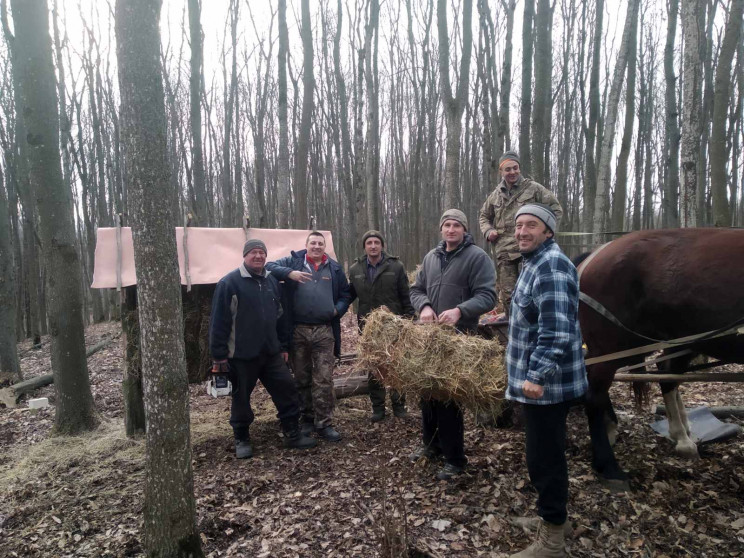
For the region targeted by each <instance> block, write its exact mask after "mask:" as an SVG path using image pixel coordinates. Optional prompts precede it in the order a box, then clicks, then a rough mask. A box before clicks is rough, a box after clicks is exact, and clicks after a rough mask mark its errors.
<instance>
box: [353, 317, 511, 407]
mask: <svg viewBox="0 0 744 558" xmlns="http://www.w3.org/2000/svg"><path fill="white" fill-rule="evenodd" d="M359 362H360V365H361V366H362V367H364V368H366V369H369V370H371V371H372V372H373V373H374V374H375V375H376V376H377V377H378V378H379V379H380V380H381V381H382V382H383V383H384V384H385V385H386V386H389V387H392V388H395V389H397V390H399V391H402V392H404V393H407V394H411V395H414V396H421V397H424V398H427V399H428V398H431V399H439V400H444V401H446V400H449V399H452V400H454V401H456V402H457V403H460V404H461V405H463V406H465V407H468V408H470V409H472V410H473V411H475V412H476V413H491V414H494V415H497V414H498V412H499V410H500V407H501V404H502V402H503V400H504V392H505V390H506V367H505V363H504V348H503V347H502V346H501V345H500V344H499V343H498V341H494V340H486V339H482V338H480V337H475V336H472V335H461V334H458V333H457V332H456V331H455V329H454V328H452V327H448V326H441V325H438V324H420V323H418V324H417V323H414V322H413V321H411V320H409V319H405V318H401V317H399V316H396V315H394V314H392V313H391V312H390V311H388V310H387V309H386V308H380V309H377V310H375V311H374V312H372V313H371V314H370V315H369V316H367V317H366V320H365V325H364V332H363V334H362V337H361V340H360V344H359Z"/></svg>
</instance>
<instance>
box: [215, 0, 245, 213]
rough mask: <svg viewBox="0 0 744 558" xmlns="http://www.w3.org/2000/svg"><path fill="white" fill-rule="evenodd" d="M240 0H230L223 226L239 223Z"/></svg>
mask: <svg viewBox="0 0 744 558" xmlns="http://www.w3.org/2000/svg"><path fill="white" fill-rule="evenodd" d="M239 7H240V3H239V2H238V0H231V1H230V39H231V43H230V44H231V45H232V64H231V66H230V84H229V86H228V85H227V84H226V87H227V88H228V90H227V92H226V94H225V99H226V101H225V138H224V143H223V145H222V220H221V221H220V222H221V223H222V226H227V227H233V226H235V225H238V224H239V222H238V217H237V207H236V203H235V196H234V192H233V182H232V177H231V175H232V162H231V161H232V159H231V156H232V151H231V145H232V127H233V111H234V110H235V97H236V94H237V90H238V53H237V46H238V11H239Z"/></svg>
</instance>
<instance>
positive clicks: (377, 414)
mask: <svg viewBox="0 0 744 558" xmlns="http://www.w3.org/2000/svg"><path fill="white" fill-rule="evenodd" d="M370 420H371V421H372V422H373V423H374V422H382V421H383V420H385V407H382V408H380V407H375V408H373V409H372V417H371V418H370Z"/></svg>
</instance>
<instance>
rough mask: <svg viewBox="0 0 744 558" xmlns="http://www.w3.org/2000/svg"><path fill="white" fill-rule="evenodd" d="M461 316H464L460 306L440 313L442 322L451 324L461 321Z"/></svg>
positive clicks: (440, 321)
mask: <svg viewBox="0 0 744 558" xmlns="http://www.w3.org/2000/svg"><path fill="white" fill-rule="evenodd" d="M460 318H462V312H460V309H459V308H452V309H451V310H445V311H444V312H442V313H441V314H439V318H437V319H438V320H439V323H440V324H450V325H455V324H456V323H457V322H459V321H460Z"/></svg>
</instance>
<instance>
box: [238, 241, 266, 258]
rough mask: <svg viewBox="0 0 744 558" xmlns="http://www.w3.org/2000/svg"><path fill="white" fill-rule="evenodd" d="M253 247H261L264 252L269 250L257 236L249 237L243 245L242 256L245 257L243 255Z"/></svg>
mask: <svg viewBox="0 0 744 558" xmlns="http://www.w3.org/2000/svg"><path fill="white" fill-rule="evenodd" d="M254 248H262V249H263V251H264V252H266V253H268V252H269V251H268V250H267V249H266V244H264V241H263V240H259V239H258V238H251V239H250V240H248V241H247V242H246V243H245V244H244V245H243V257H244V258H245V255H246V254H247V253H248V252H250V251H251V250H253V249H254Z"/></svg>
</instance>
